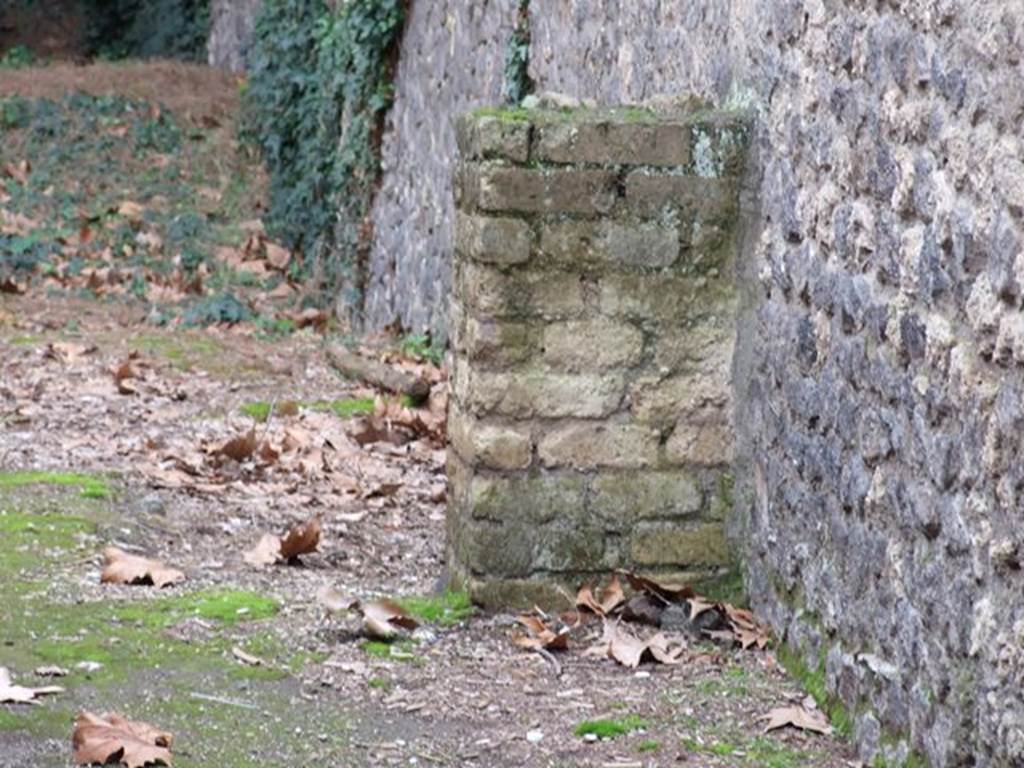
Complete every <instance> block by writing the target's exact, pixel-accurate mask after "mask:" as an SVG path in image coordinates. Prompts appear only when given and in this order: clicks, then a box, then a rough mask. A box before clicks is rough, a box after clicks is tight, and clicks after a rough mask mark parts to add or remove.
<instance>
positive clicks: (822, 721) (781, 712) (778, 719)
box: [761, 706, 832, 735]
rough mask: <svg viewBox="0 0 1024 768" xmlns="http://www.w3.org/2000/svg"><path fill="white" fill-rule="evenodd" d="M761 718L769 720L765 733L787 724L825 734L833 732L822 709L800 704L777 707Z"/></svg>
mask: <svg viewBox="0 0 1024 768" xmlns="http://www.w3.org/2000/svg"><path fill="white" fill-rule="evenodd" d="M761 719H762V720H767V721H768V724H767V725H766V726H765V728H764V731H765V733H767V732H768V731H774V730H775V729H776V728H785V727H786V726H787V725H791V726H793V727H794V728H799V729H800V730H802V731H814V732H815V733H823V734H825V735H828V734H830V733H832V726H831V725H829V723H828V718H827V717H826V716H825V713H824V712H822V711H821V710H820V709H808V708H806V707H798V706H790V707H776V708H775V709H773V710H771V711H770V712H769V713H768V714H767V715H763V716H762V717H761Z"/></svg>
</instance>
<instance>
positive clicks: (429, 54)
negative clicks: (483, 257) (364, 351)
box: [365, 0, 519, 334]
mask: <svg viewBox="0 0 1024 768" xmlns="http://www.w3.org/2000/svg"><path fill="white" fill-rule="evenodd" d="M518 7H519V2H518V0H474V1H473V2H465V0H437V1H435V2H413V3H412V4H411V8H410V10H409V18H408V21H407V22H406V29H405V34H404V35H403V37H402V43H401V46H400V51H401V53H400V59H399V64H398V72H397V75H396V78H395V104H394V106H393V107H392V109H391V111H390V112H389V114H388V118H387V127H386V131H385V135H384V146H383V157H382V163H383V173H384V175H383V183H382V185H381V189H380V192H379V194H378V195H377V201H376V204H375V205H374V207H373V212H372V214H371V222H372V225H373V246H372V249H371V253H370V263H369V268H368V272H369V277H368V282H367V285H366V291H365V293H366V297H365V302H366V305H365V316H366V321H367V324H368V325H369V326H370V327H375V328H380V327H383V326H385V325H390V324H393V323H395V322H396V321H397V322H398V323H399V324H400V325H402V326H403V327H405V328H407V329H409V330H412V331H416V332H422V331H424V330H429V329H433V330H435V331H438V332H439V333H442V334H443V332H444V330H445V328H446V327H447V305H448V295H449V291H450V290H451V243H452V219H453V214H454V210H453V203H452V174H453V172H454V169H455V159H456V148H455V119H456V117H458V115H460V114H461V113H463V112H465V111H466V110H468V109H472V108H474V107H480V106H484V105H490V104H497V103H499V102H500V100H501V86H502V70H503V66H504V56H505V46H506V44H507V42H508V40H509V38H510V36H511V35H512V30H513V28H514V27H515V23H516V15H517V13H518Z"/></svg>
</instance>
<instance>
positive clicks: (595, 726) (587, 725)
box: [573, 715, 647, 739]
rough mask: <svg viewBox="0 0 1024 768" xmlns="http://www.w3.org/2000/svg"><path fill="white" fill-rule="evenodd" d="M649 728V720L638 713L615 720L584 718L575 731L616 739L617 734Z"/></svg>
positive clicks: (584, 734) (578, 733) (621, 734)
mask: <svg viewBox="0 0 1024 768" xmlns="http://www.w3.org/2000/svg"><path fill="white" fill-rule="evenodd" d="M646 729H647V721H646V720H643V719H642V718H640V717H638V716H637V715H627V716H626V717H623V718H619V719H615V720H584V721H583V722H582V723H580V724H579V725H577V726H576V728H575V729H574V730H573V733H574V734H576V735H577V736H586V735H587V734H588V733H592V734H594V735H595V736H597V737H598V738H601V739H614V738H615V737H617V736H625V735H626V734H628V733H632V732H633V731H643V730H646Z"/></svg>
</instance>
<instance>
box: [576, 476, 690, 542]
mask: <svg viewBox="0 0 1024 768" xmlns="http://www.w3.org/2000/svg"><path fill="white" fill-rule="evenodd" d="M703 507H704V497H703V493H702V492H701V489H700V486H699V485H698V483H697V482H696V480H695V479H694V478H693V477H691V476H690V475H688V474H687V473H685V472H681V471H669V472H659V471H652V470H644V471H632V470H631V471H625V472H602V473H600V474H599V475H597V476H596V477H595V478H594V479H593V481H592V482H591V506H590V508H591V509H592V510H593V512H594V513H595V514H596V515H598V516H600V518H601V520H602V521H604V524H605V525H606V526H607V527H610V528H612V529H613V530H622V531H628V530H631V529H632V528H633V526H634V525H635V524H636V521H638V520H644V519H649V518H663V519H677V520H681V519H683V518H687V517H692V516H694V515H697V514H698V513H699V512H700V511H701V510H702V509H703Z"/></svg>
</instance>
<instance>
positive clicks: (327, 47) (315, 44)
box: [244, 0, 405, 308]
mask: <svg viewBox="0 0 1024 768" xmlns="http://www.w3.org/2000/svg"><path fill="white" fill-rule="evenodd" d="M404 16H405V5H404V2H403V0H348V2H343V3H328V2H325V0H267V2H266V3H265V4H264V6H263V9H262V11H261V13H260V16H259V18H258V19H257V22H256V32H255V37H254V40H253V43H252V48H251V50H250V72H249V86H248V90H247V92H246V104H247V107H246V120H245V128H244V133H245V134H246V136H247V137H248V138H250V139H251V140H253V141H254V142H255V143H256V144H257V145H258V146H259V148H260V150H261V152H262V154H263V157H264V159H265V162H266V165H267V169H268V171H269V173H270V177H271V196H270V203H269V210H268V214H267V216H266V217H265V222H266V224H267V228H268V230H269V231H270V233H271V234H272V235H273V236H274V237H275V238H278V239H280V240H282V241H283V242H285V243H286V244H287V245H289V246H290V247H291V248H293V249H294V250H295V251H296V252H297V253H299V254H301V256H302V259H301V263H302V270H303V272H304V275H303V276H304V277H305V278H306V280H307V284H309V285H311V287H312V288H313V289H319V291H320V293H321V295H323V296H324V297H330V296H334V295H337V294H338V293H339V292H340V293H341V294H342V296H343V298H344V299H345V300H347V303H348V305H349V306H350V307H353V308H355V307H358V306H359V303H360V294H361V291H362V286H363V280H364V277H363V274H364V271H365V270H364V262H365V256H366V248H367V247H368V244H369V234H370V233H369V224H368V223H367V216H368V213H369V210H370V204H371V202H372V198H373V193H374V190H375V189H376V185H377V183H378V179H379V176H380V155H379V146H380V136H381V132H382V124H383V118H384V114H385V112H386V110H387V108H388V107H389V106H390V104H391V100H392V74H393V70H394V57H393V54H394V52H395V50H396V46H397V43H398V40H399V37H400V35H401V32H402V24H403V19H404Z"/></svg>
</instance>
